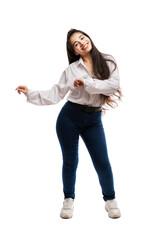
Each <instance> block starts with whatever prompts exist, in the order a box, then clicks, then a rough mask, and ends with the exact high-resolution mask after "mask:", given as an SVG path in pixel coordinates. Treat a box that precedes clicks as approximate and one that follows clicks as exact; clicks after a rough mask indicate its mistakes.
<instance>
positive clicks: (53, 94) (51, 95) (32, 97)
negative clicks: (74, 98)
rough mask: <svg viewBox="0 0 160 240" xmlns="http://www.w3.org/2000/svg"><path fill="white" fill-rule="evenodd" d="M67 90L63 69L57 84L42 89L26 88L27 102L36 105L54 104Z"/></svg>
mask: <svg viewBox="0 0 160 240" xmlns="http://www.w3.org/2000/svg"><path fill="white" fill-rule="evenodd" d="M68 90H69V89H68V88H67V78H66V71H63V73H62V75H61V77H60V80H59V82H58V84H55V85H53V86H52V88H51V89H49V90H42V91H34V90H32V89H28V93H27V94H26V97H27V102H30V103H33V104H36V105H50V104H56V103H58V102H59V101H60V100H62V99H63V98H64V97H65V95H66V94H67V92H68Z"/></svg>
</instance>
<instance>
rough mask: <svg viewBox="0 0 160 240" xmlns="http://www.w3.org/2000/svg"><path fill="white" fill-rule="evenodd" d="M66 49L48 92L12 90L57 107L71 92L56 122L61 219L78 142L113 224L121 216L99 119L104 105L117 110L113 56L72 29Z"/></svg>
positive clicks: (68, 210)
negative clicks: (60, 162) (61, 67)
mask: <svg viewBox="0 0 160 240" xmlns="http://www.w3.org/2000/svg"><path fill="white" fill-rule="evenodd" d="M66 47H67V55H68V60H69V66H68V67H67V68H66V69H65V70H64V71H63V73H62V75H61V77H60V80H59V82H58V84H55V85H54V86H53V87H52V88H51V89H49V90H47V91H34V90H31V89H28V88H27V87H26V86H22V85H21V86H18V87H17V88H16V90H17V91H18V93H19V94H20V93H21V92H22V93H24V94H25V95H26V97H27V101H28V102H30V103H33V104H36V105H49V104H57V103H58V102H59V101H60V100H62V99H63V98H64V97H65V95H66V94H67V93H68V91H70V94H69V96H68V98H67V101H66V103H65V104H64V106H63V107H62V109H61V111H60V113H59V115H58V118H57V122H56V132H57V136H58V139H59V142H60V146H61V150H62V155H63V167H62V179H63V193H64V201H63V207H62V209H61V212H60V216H61V217H62V218H71V217H72V216H73V210H74V199H75V182H76V169H77V165H78V144H79V136H81V137H82V139H83V141H84V143H85V145H86V147H87V149H88V151H89V154H90V156H91V159H92V162H93V165H94V167H95V170H96V172H97V174H98V178H99V183H100V186H101V189H102V194H103V199H104V201H105V209H106V211H107V212H108V216H109V217H111V218H118V217H120V216H121V213H120V210H119V208H118V206H117V201H116V200H115V190H114V181H113V174H112V169H111V165H110V162H109V157H108V153H107V144H106V139H105V133H104V129H103V124H102V119H101V117H102V112H104V109H105V108H104V106H105V105H106V106H107V105H109V106H111V107H114V104H117V102H116V99H115V96H116V97H117V98H118V99H119V100H121V96H122V93H121V90H120V83H119V73H118V68H117V64H116V62H115V59H114V58H113V56H112V55H109V54H104V53H101V52H99V51H98V49H97V48H96V47H95V45H94V43H93V41H92V40H91V38H90V37H89V36H88V35H87V34H86V33H85V32H83V31H81V30H77V29H71V30H70V31H69V32H68V33H67V42H66Z"/></svg>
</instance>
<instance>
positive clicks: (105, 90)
mask: <svg viewBox="0 0 160 240" xmlns="http://www.w3.org/2000/svg"><path fill="white" fill-rule="evenodd" d="M110 56H111V55H110ZM111 59H112V60H114V62H116V61H115V59H114V58H113V56H111ZM107 64H108V66H109V69H110V71H111V74H110V77H109V78H108V79H105V80H99V79H96V78H92V77H90V76H88V75H86V76H84V87H85V90H86V91H87V92H88V93H89V94H103V95H105V96H110V95H112V94H113V93H114V92H116V91H117V90H118V89H119V88H120V77H119V71H118V67H116V69H115V70H114V67H115V65H114V64H113V63H112V62H111V61H107ZM113 70H114V71H113Z"/></svg>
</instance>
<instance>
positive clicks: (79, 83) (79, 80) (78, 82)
mask: <svg viewBox="0 0 160 240" xmlns="http://www.w3.org/2000/svg"><path fill="white" fill-rule="evenodd" d="M82 86H84V81H83V78H77V79H76V80H74V87H82Z"/></svg>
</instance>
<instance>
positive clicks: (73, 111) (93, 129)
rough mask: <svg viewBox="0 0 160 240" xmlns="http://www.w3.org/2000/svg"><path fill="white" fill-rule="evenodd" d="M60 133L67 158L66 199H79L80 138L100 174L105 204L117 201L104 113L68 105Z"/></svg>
mask: <svg viewBox="0 0 160 240" xmlns="http://www.w3.org/2000/svg"><path fill="white" fill-rule="evenodd" d="M56 132H57V136H58V139H59V142H60V146H61V150H62V156H63V167H62V180H63V192H64V199H66V198H73V199H74V198H75V182H76V170H77V166H78V146H79V136H81V138H82V139H83V141H84V143H85V145H86V147H87V149H88V151H89V154H90V156H91V159H92V162H93V165H94V168H95V170H96V172H97V174H98V179H99V183H100V186H101V189H102V194H103V199H104V201H106V200H111V199H114V198H115V191H114V182H113V174H112V169H111V165H110V162H109V158H108V153H107V144H106V138H105V133H104V128H103V124H102V120H101V111H99V112H92V113H88V112H84V111H83V110H81V109H79V108H77V107H76V106H74V105H72V104H71V103H69V102H68V101H67V102H66V103H65V104H64V106H63V107H62V109H61V111H60V113H59V115H58V118H57V122H56ZM86 181H87V179H86Z"/></svg>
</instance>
